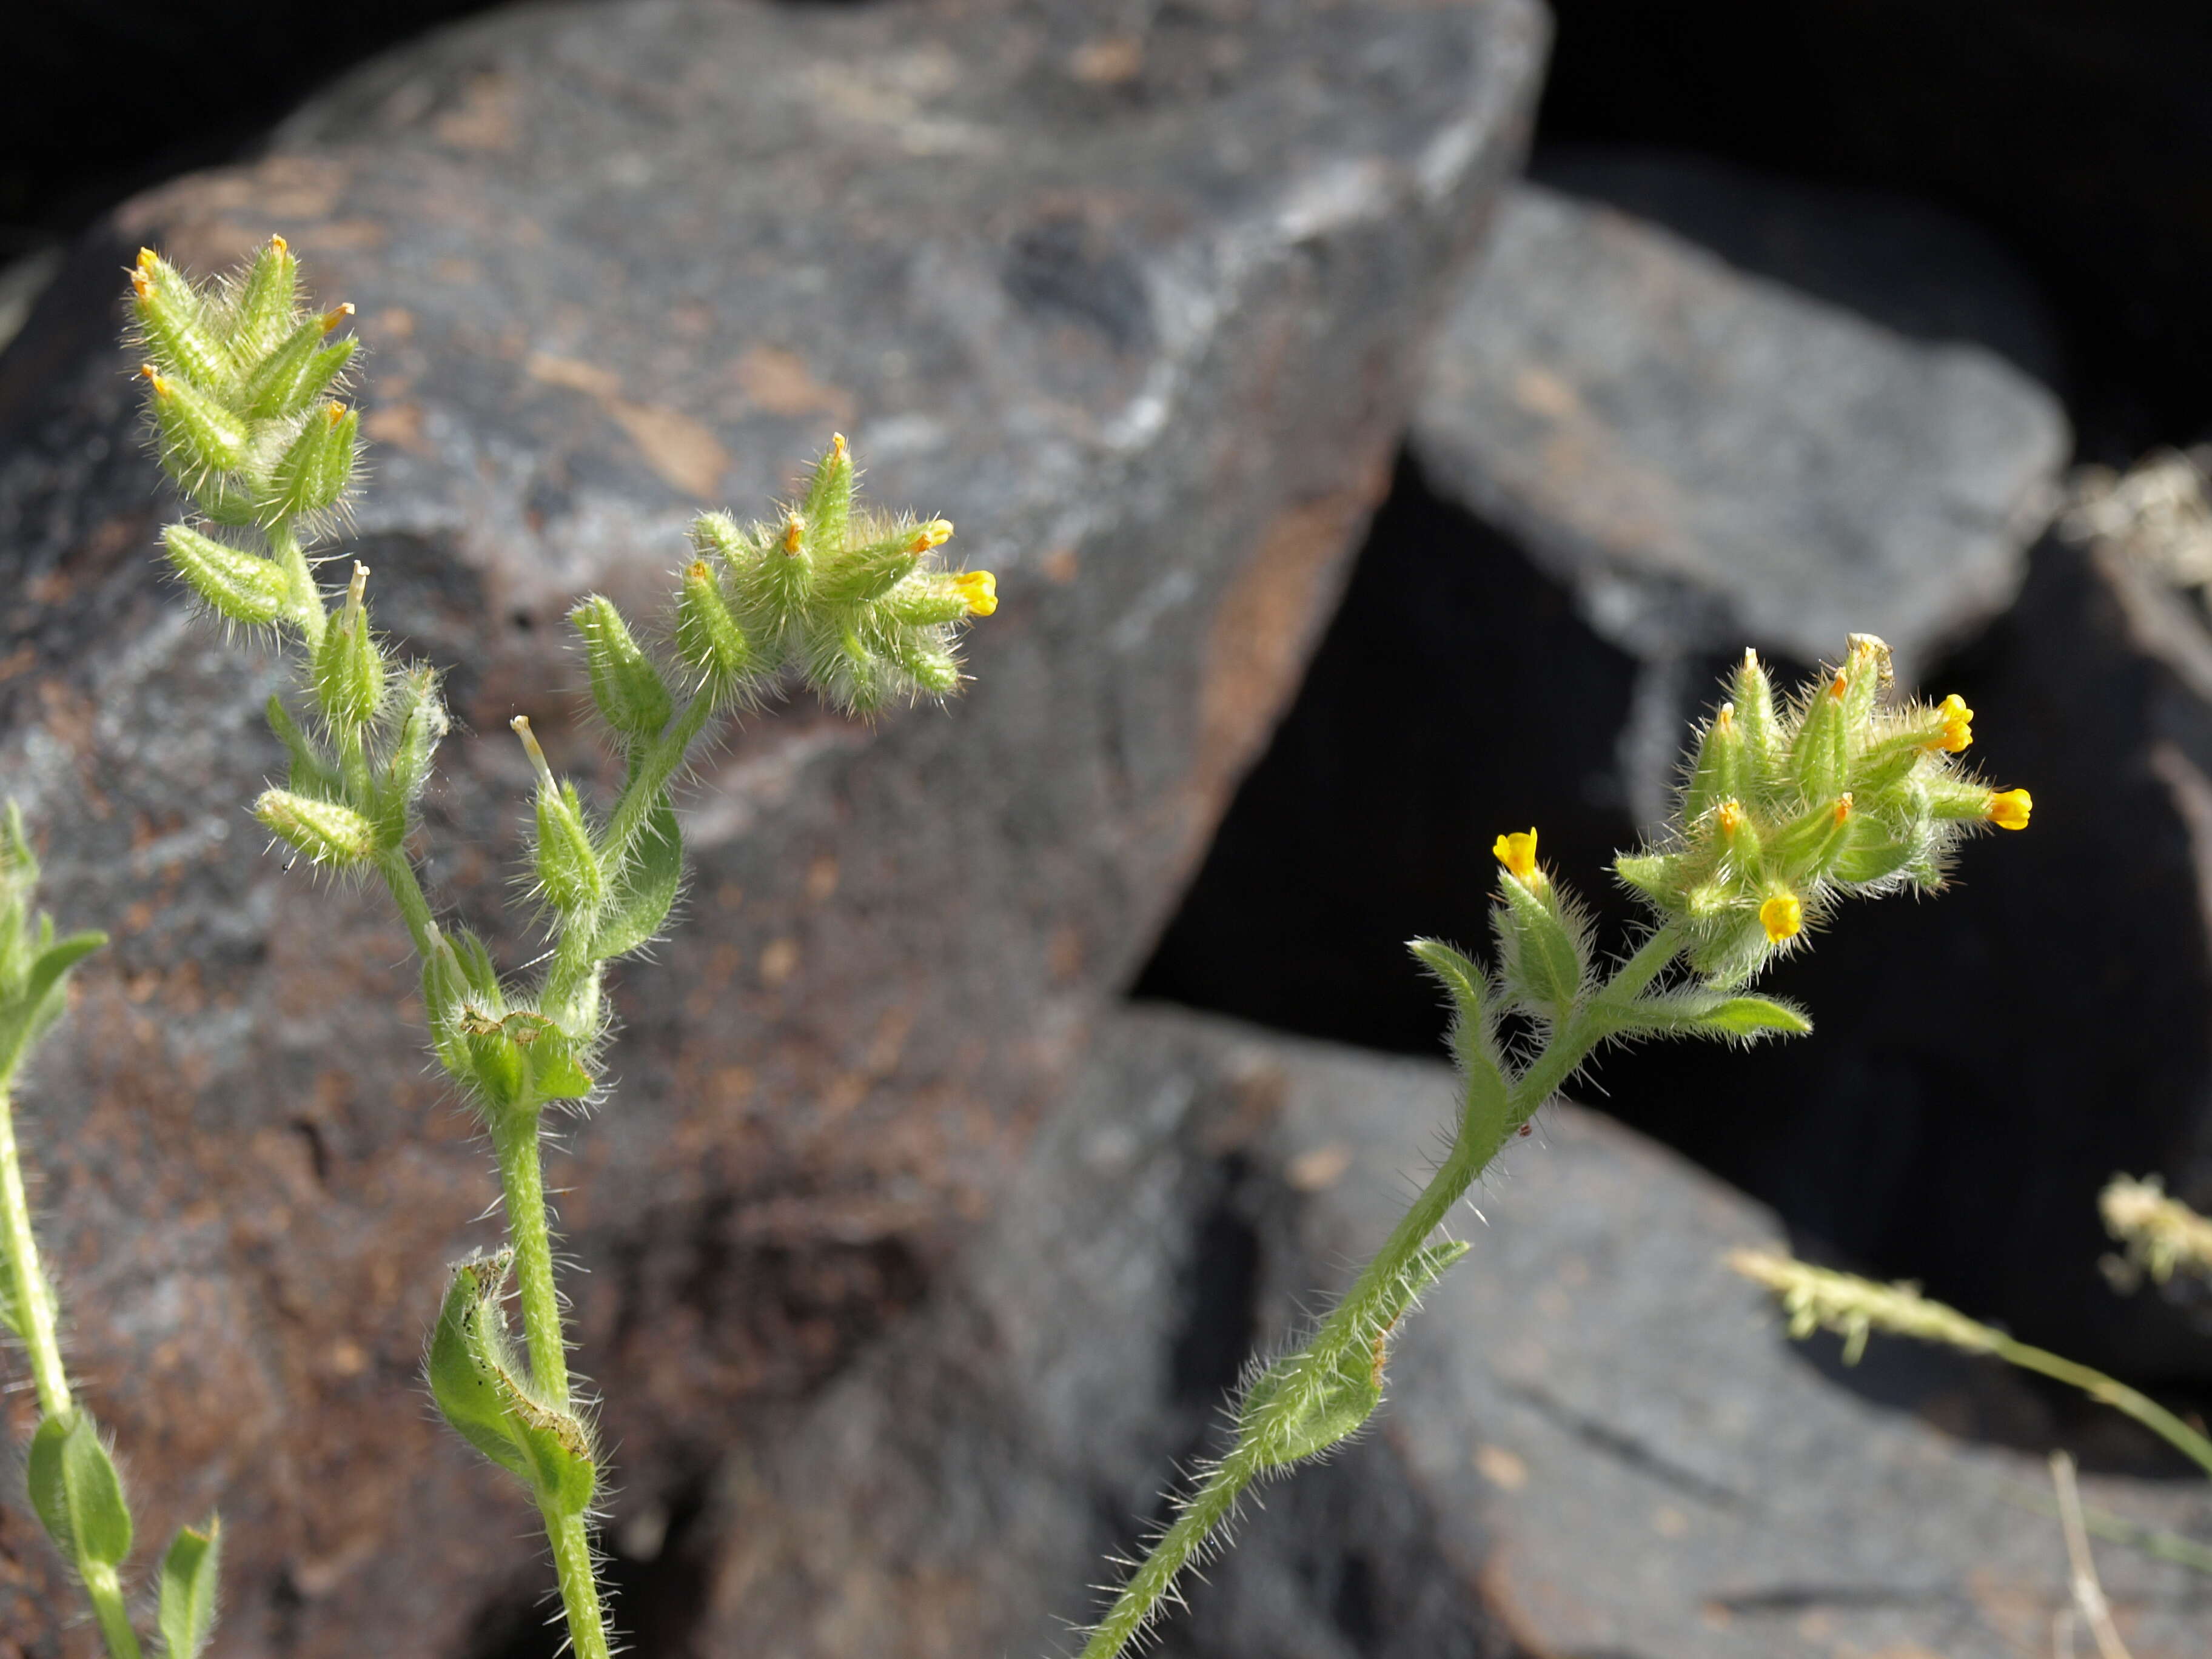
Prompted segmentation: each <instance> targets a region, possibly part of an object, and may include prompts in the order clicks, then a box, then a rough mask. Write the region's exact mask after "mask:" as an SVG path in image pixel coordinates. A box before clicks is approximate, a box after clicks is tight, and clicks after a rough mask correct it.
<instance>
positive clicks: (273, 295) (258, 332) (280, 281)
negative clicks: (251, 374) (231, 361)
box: [230, 236, 351, 366]
mask: <svg viewBox="0 0 2212 1659" xmlns="http://www.w3.org/2000/svg"><path fill="white" fill-rule="evenodd" d="M348 308H349V309H350V308H351V307H348ZM299 312H300V262H299V260H298V259H296V258H294V257H293V254H292V247H291V244H290V243H289V242H287V241H286V240H284V239H283V237H282V236H271V237H270V239H269V240H267V241H266V242H264V243H263V244H262V245H261V251H260V252H258V253H256V254H255V255H254V256H253V264H252V266H250V267H249V268H248V269H247V270H246V281H245V282H244V283H241V284H240V287H239V290H238V299H237V301H236V302H235V304H234V306H233V307H232V310H231V325H230V351H231V356H233V357H234V358H235V359H236V360H237V362H239V363H240V364H241V365H249V366H250V365H252V364H253V363H256V362H259V361H260V360H261V359H262V358H263V357H264V356H266V355H267V354H268V353H269V352H270V351H271V350H273V349H275V348H276V344H277V343H278V342H280V341H281V340H283V337H284V336H285V335H286V334H287V333H288V332H289V331H290V329H291V327H292V323H293V319H295V318H296V317H297V316H298V315H299Z"/></svg>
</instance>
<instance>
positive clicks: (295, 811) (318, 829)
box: [253, 789, 383, 869]
mask: <svg viewBox="0 0 2212 1659" xmlns="http://www.w3.org/2000/svg"><path fill="white" fill-rule="evenodd" d="M253 816H254V817H257V818H258V819H259V820H260V821H261V823H262V827H263V828H264V829H267V830H268V831H269V832H270V834H271V835H273V836H276V838H277V839H278V840H279V841H281V842H283V843H284V844H285V845H286V846H287V847H289V848H291V849H292V850H293V851H294V852H295V853H298V854H301V855H302V856H303V857H305V858H306V859H307V860H308V861H309V862H311V863H314V864H327V865H330V866H333V867H335V868H337V869H345V868H348V867H349V866H355V865H361V864H366V863H367V862H368V860H370V859H373V858H374V857H375V856H376V855H377V854H378V853H379V852H380V851H381V850H383V838H382V837H381V836H379V835H378V833H377V826H376V825H375V824H374V823H371V822H370V821H369V820H368V818H366V817H362V814H360V813H359V812H356V811H354V810H353V808H352V807H350V806H347V805H343V804H342V803H340V802H337V801H334V800H319V799H316V798H314V797H313V796H312V795H299V794H295V793H292V791H290V790H289V789H264V790H263V791H262V792H261V796H260V799H258V800H256V801H255V802H254V803H253Z"/></svg>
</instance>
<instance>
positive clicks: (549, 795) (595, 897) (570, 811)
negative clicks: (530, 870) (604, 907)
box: [534, 779, 607, 915]
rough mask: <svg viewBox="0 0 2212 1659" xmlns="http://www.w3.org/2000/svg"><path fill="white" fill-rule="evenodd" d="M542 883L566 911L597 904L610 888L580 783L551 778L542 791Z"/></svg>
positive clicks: (537, 858)
mask: <svg viewBox="0 0 2212 1659" xmlns="http://www.w3.org/2000/svg"><path fill="white" fill-rule="evenodd" d="M534 862H535V866H536V869H537V872H538V884H539V885H540V886H542V887H543V888H544V890H545V896H546V897H547V899H549V900H550V901H551V902H552V905H553V908H555V909H556V910H559V911H562V913H563V914H568V915H573V914H574V913H575V912H576V911H579V910H590V909H592V908H595V907H596V906H597V905H598V904H599V900H600V899H601V898H602V897H603V896H605V893H606V890H607V880H606V871H605V867H604V866H602V864H601V863H600V860H599V848H597V847H596V846H594V845H593V844H592V831H591V828H590V826H589V825H587V824H586V823H585V822H584V803H583V801H582V799H580V797H579V796H578V795H577V793H576V786H575V785H574V784H573V783H569V782H567V781H562V782H560V783H557V784H556V783H553V782H552V781H550V779H549V780H548V781H547V782H546V783H545V784H544V785H542V786H540V787H539V789H538V846H537V850H536V855H535V860H534Z"/></svg>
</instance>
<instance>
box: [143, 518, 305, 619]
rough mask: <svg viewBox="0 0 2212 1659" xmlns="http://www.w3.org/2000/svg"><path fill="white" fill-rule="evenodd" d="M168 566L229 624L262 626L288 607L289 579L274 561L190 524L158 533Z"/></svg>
mask: <svg viewBox="0 0 2212 1659" xmlns="http://www.w3.org/2000/svg"><path fill="white" fill-rule="evenodd" d="M161 546H162V549H163V550H164V551H165V552H167V555H168V556H169V564H170V567H171V568H173V569H174V570H175V571H176V573H177V574H179V576H182V577H183V578H184V579H185V582H186V583H187V584H188V585H189V586H191V590H192V592H195V593H197V594H198V595H199V596H200V598H201V599H204V600H205V601H206V602H207V604H208V605H209V606H210V608H212V609H213V610H215V611H218V612H220V613H221V614H222V615H223V616H225V617H228V618H230V620H231V621H233V622H237V623H248V624H250V625H251V626H253V627H256V628H265V627H267V626H268V625H269V624H270V623H274V622H276V621H277V620H278V619H279V618H281V617H283V615H284V613H285V612H286V611H287V610H289V608H290V605H291V598H292V583H291V579H290V578H289V577H288V576H287V575H286V574H284V572H283V568H282V567H280V566H279V565H278V564H277V563H276V561H275V560H273V559H265V558H264V557H262V556H261V555H259V554H258V553H248V552H246V550H244V549H243V548H237V547H233V546H232V545H231V544H229V543H228V542H219V541H217V540H216V538H214V537H212V536H204V535H202V534H201V533H200V532H198V531H197V530H194V529H193V528H192V527H191V526H189V525H181V524H173V525H171V526H169V527H168V528H167V529H166V530H164V531H163V532H161Z"/></svg>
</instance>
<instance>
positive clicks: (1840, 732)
mask: <svg viewBox="0 0 2212 1659" xmlns="http://www.w3.org/2000/svg"><path fill="white" fill-rule="evenodd" d="M1849 698H1850V677H1849V676H1847V675H1845V674H1844V673H1842V672H1841V671H1838V673H1837V674H1836V675H1835V676H1834V678H1832V679H1831V680H1830V681H1829V682H1828V684H1826V685H1825V686H1822V687H1821V688H1820V690H1817V691H1815V692H1814V694H1813V697H1812V701H1811V702H1808V703H1807V704H1806V706H1805V713H1804V717H1803V718H1802V720H1800V721H1799V722H1798V726H1797V735H1796V739H1795V740H1794V741H1793V742H1792V743H1791V744H1790V781H1792V782H1793V783H1795V784H1796V787H1797V793H1799V795H1800V796H1802V798H1803V799H1806V800H1813V801H1826V800H1833V799H1835V798H1836V797H1837V796H1838V794H1840V793H1843V788H1844V783H1845V781H1847V780H1848V779H1849V778H1850V757H1851V747H1850V744H1851V733H1850V723H1849V718H1848V716H1847V714H1846V713H1845V709H1844V705H1845V703H1846V702H1847V701H1848V700H1849Z"/></svg>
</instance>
